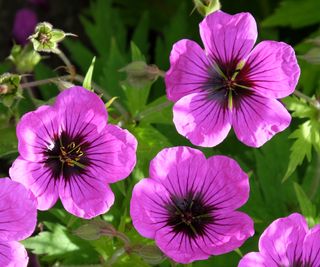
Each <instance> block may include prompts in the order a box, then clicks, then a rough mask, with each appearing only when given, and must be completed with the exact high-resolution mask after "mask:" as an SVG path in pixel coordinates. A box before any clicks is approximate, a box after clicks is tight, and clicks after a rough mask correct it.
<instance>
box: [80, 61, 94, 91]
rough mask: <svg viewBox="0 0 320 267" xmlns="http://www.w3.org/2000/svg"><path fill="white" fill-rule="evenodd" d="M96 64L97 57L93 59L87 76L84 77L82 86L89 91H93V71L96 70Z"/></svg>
mask: <svg viewBox="0 0 320 267" xmlns="http://www.w3.org/2000/svg"><path fill="white" fill-rule="evenodd" d="M95 62H96V57H93V59H92V62H91V64H90V67H89V69H88V71H87V73H86V76H85V77H84V80H83V83H82V86H83V87H84V88H87V89H88V90H92V86H91V82H92V75H93V69H94V63H95Z"/></svg>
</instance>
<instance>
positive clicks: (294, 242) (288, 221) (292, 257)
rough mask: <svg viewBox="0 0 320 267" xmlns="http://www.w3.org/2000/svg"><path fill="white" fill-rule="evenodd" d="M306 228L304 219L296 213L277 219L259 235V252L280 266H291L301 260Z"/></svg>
mask: <svg viewBox="0 0 320 267" xmlns="http://www.w3.org/2000/svg"><path fill="white" fill-rule="evenodd" d="M307 230H308V226H307V223H306V220H305V219H304V217H303V216H301V215H300V214H298V213H293V214H291V215H290V216H288V217H285V218H280V219H277V220H275V221H274V222H273V223H271V224H270V225H269V226H268V228H267V229H266V230H265V231H264V232H263V234H262V235H261V237H260V240H259V250H260V253H261V254H262V255H263V256H264V257H265V258H268V259H271V260H273V261H274V262H276V263H277V264H278V265H280V266H291V265H292V264H293V263H294V262H299V261H300V260H301V256H302V244H303V239H304V237H305V236H306V233H307Z"/></svg>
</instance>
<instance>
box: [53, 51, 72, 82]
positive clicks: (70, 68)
mask: <svg viewBox="0 0 320 267" xmlns="http://www.w3.org/2000/svg"><path fill="white" fill-rule="evenodd" d="M57 55H58V56H59V57H60V59H61V60H62V61H63V63H64V64H65V65H66V67H67V71H68V73H69V74H70V75H72V76H74V75H75V74H76V70H75V68H74V66H73V65H72V63H71V62H70V60H69V59H68V58H67V56H66V55H65V54H64V53H63V52H62V51H61V50H59V53H58V54H57Z"/></svg>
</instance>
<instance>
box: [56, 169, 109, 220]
mask: <svg viewBox="0 0 320 267" xmlns="http://www.w3.org/2000/svg"><path fill="white" fill-rule="evenodd" d="M59 196H60V198H61V202H62V204H63V206H64V208H65V209H66V210H67V211H68V212H70V213H71V214H73V215H75V216H78V217H81V218H84V219H91V218H93V217H96V216H98V215H101V214H103V213H106V212H107V211H108V210H109V209H110V207H111V206H112V205H113V203H114V194H113V192H112V191H111V189H110V187H109V185H108V184H106V183H104V182H103V181H101V179H100V178H99V176H95V175H93V174H92V173H91V172H90V170H89V169H87V170H86V172H85V173H82V174H78V175H71V176H70V178H69V180H64V179H61V180H60V185H59Z"/></svg>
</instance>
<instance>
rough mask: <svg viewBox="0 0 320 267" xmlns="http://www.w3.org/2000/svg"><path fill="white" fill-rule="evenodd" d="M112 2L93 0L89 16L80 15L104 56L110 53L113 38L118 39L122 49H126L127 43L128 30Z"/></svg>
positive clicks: (88, 32) (98, 49)
mask: <svg viewBox="0 0 320 267" xmlns="http://www.w3.org/2000/svg"><path fill="white" fill-rule="evenodd" d="M111 3H112V1H111V0H97V1H92V2H91V5H90V9H89V10H88V12H87V15H88V16H87V17H85V16H81V17H80V20H81V22H82V24H83V26H84V30H85V32H86V34H87V35H88V36H89V38H90V41H91V43H92V44H93V46H94V48H95V49H96V51H97V52H98V54H99V55H100V56H102V57H106V56H107V55H108V54H109V52H110V48H111V45H112V44H111V42H112V39H115V40H116V41H117V43H118V44H119V49H120V50H121V51H124V49H125V44H126V30H125V28H124V25H123V23H122V21H121V20H120V17H119V16H118V14H117V10H116V9H114V8H112V7H111Z"/></svg>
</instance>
